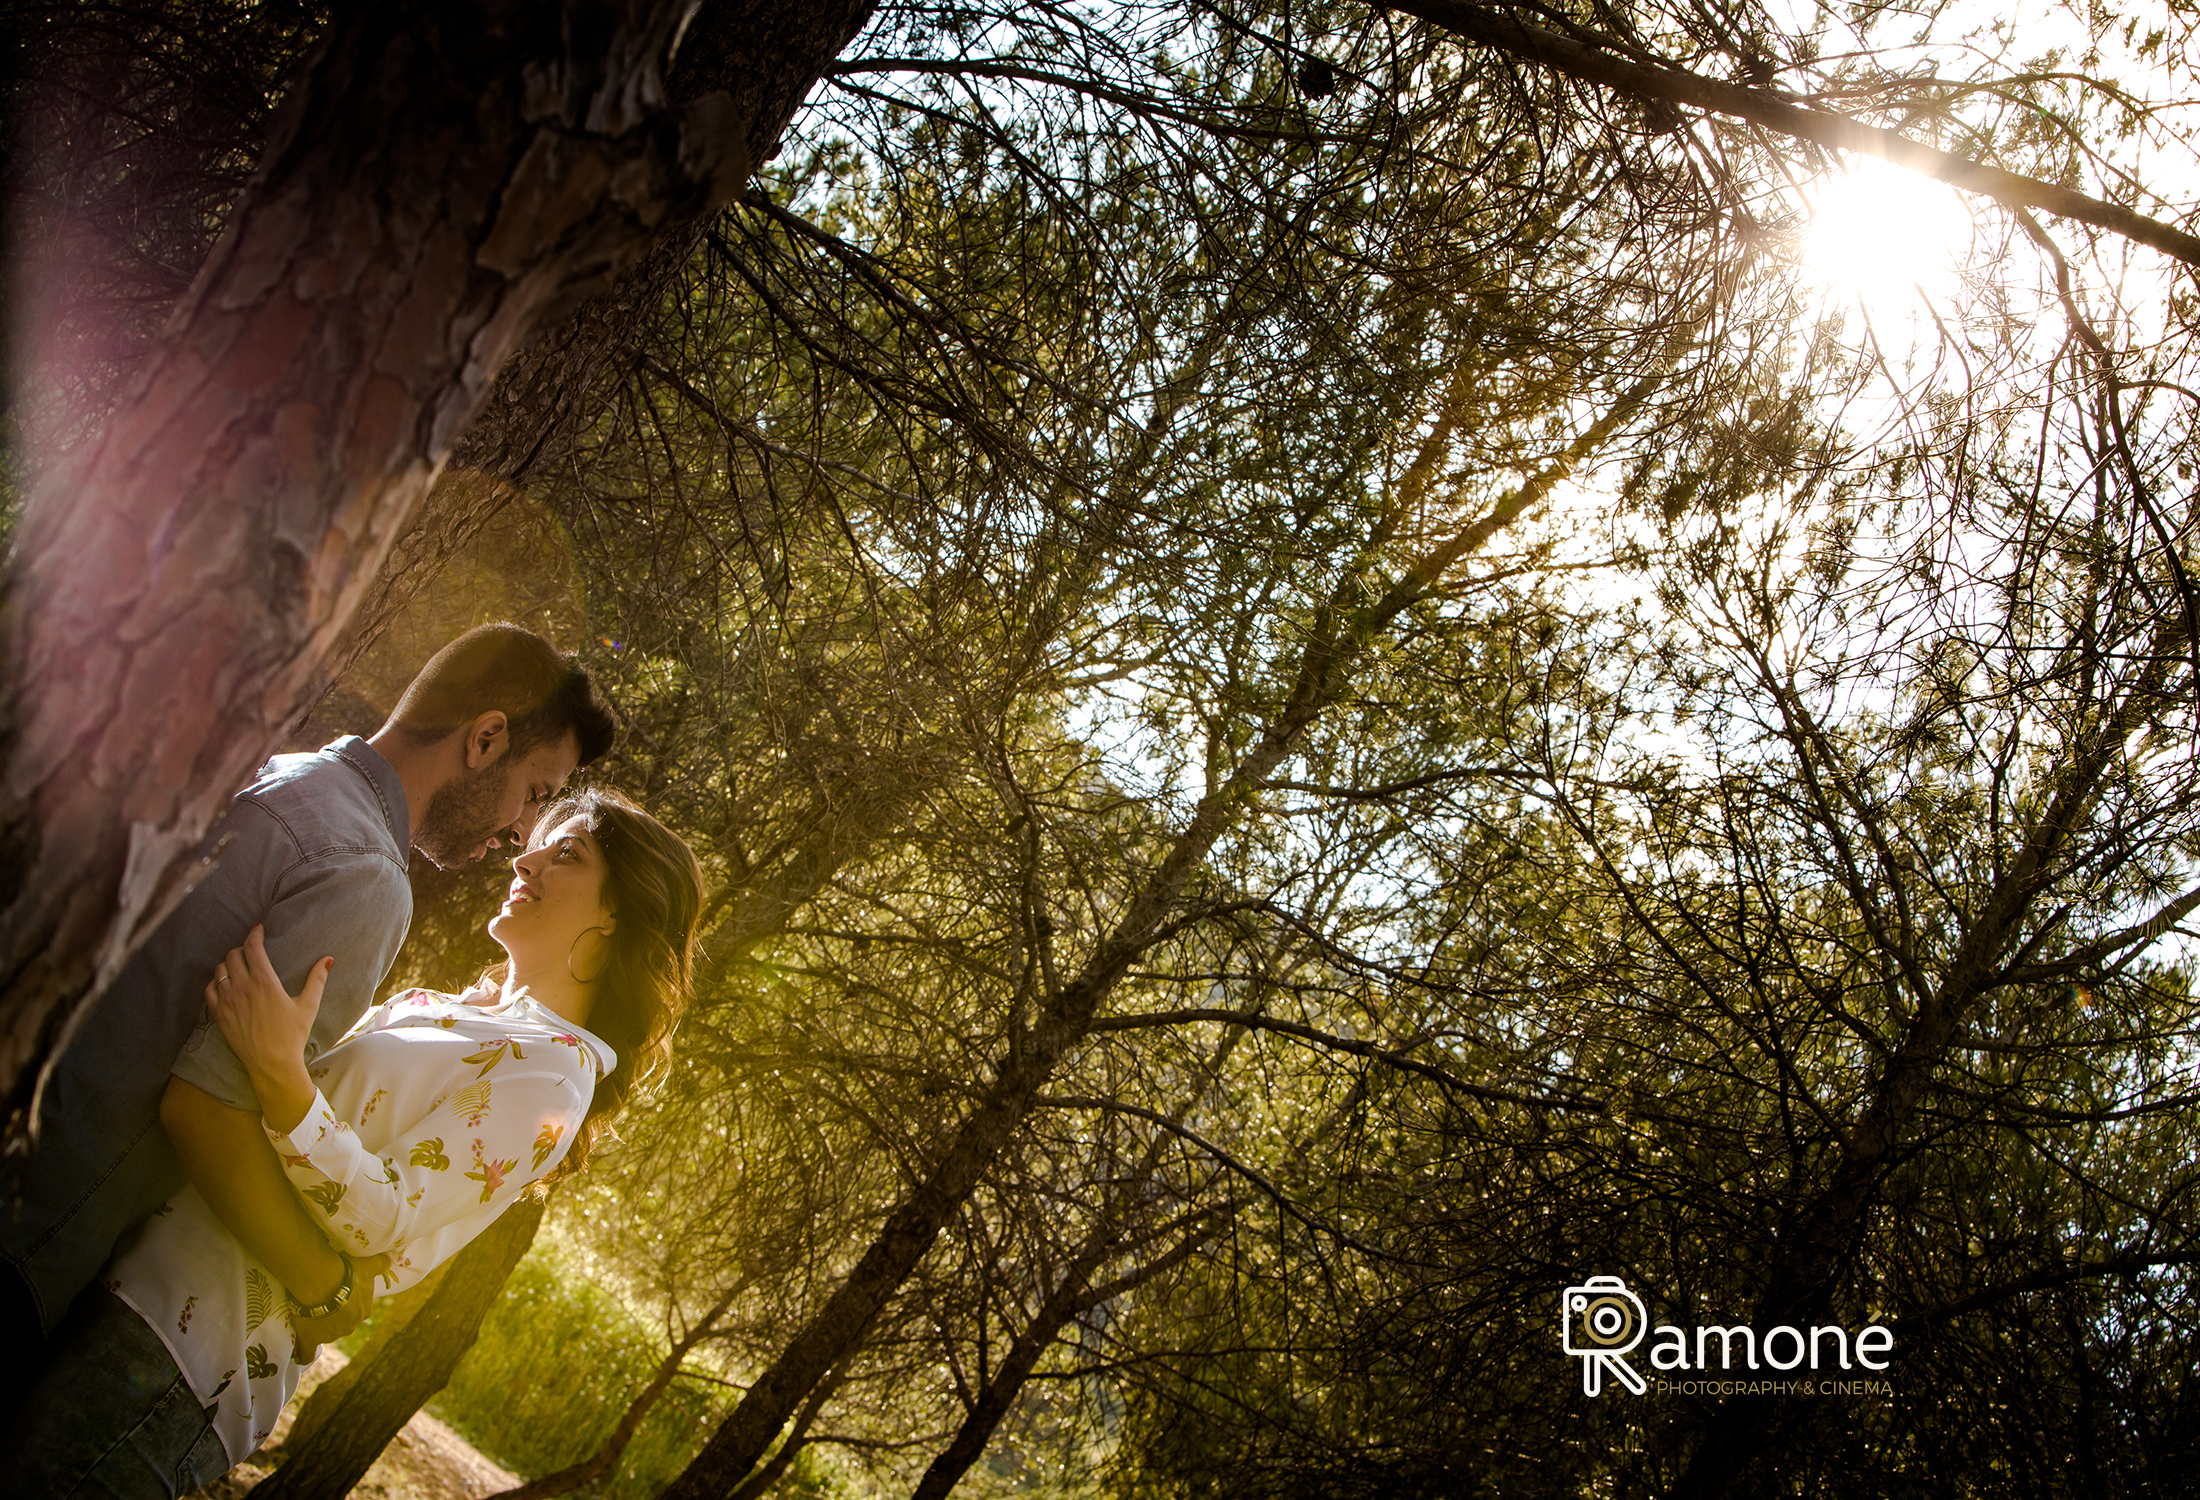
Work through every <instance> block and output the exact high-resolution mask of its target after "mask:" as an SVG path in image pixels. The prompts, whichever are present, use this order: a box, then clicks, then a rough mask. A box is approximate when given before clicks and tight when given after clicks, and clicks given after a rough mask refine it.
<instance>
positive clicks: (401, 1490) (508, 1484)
mask: <svg viewBox="0 0 2200 1500" xmlns="http://www.w3.org/2000/svg"><path fill="white" fill-rule="evenodd" d="M344 1364H345V1360H344V1356H343V1354H342V1353H340V1352H339V1351H337V1350H336V1349H335V1348H333V1347H331V1348H324V1349H323V1350H322V1351H321V1357H320V1358H319V1359H317V1360H315V1361H314V1364H313V1368H312V1369H310V1370H308V1371H306V1376H305V1380H304V1382H303V1383H302V1384H301V1385H300V1386H299V1387H298V1394H297V1395H296V1396H295V1397H293V1398H292V1399H291V1402H290V1405H289V1406H288V1407H287V1408H285V1409H284V1411H283V1418H282V1420H281V1421H280V1422H278V1423H277V1424H276V1426H275V1431H274V1433H273V1435H272V1436H271V1437H270V1438H269V1440H268V1446H269V1447H271V1448H272V1447H276V1446H278V1445H280V1444H281V1443H282V1441H283V1440H284V1439H285V1438H286V1437H288V1436H289V1435H290V1423H291V1419H292V1418H293V1417H295V1416H296V1415H297V1414H298V1408H299V1407H300V1406H301V1405H302V1404H303V1403H304V1398H305V1397H306V1395H307V1394H308V1393H310V1392H311V1391H312V1389H313V1388H314V1387H315V1386H316V1385H319V1384H320V1383H321V1382H322V1381H323V1380H326V1379H327V1378H328V1377H329V1376H331V1375H333V1374H335V1373H336V1372H337V1371H338V1370H341V1369H342V1368H343V1367H344ZM269 1472H270V1470H269V1469H268V1468H267V1467H266V1466H264V1465H261V1464H257V1463H254V1462H251V1461H250V1460H247V1461H246V1462H244V1463H241V1464H239V1465H237V1467H236V1468H234V1469H231V1470H230V1471H229V1473H228V1474H227V1475H226V1476H224V1477H223V1478H220V1479H217V1480H215V1481H214V1482H213V1483H212V1484H210V1485H208V1486H207V1487H206V1488H205V1489H203V1490H200V1491H198V1492H197V1493H196V1494H195V1495H193V1496H192V1497H190V1500H243V1497H244V1496H245V1495H247V1494H249V1493H250V1492H251V1490H252V1487H253V1486H254V1485H256V1484H258V1483H259V1482H260V1481H261V1480H263V1479H265V1478H266V1477H267V1476H268V1474H269ZM520 1482H521V1480H520V1476H519V1475H517V1474H514V1473H513V1472H512V1471H511V1470H509V1469H501V1468H498V1467H497V1466H496V1465H495V1464H493V1463H491V1462H490V1461H489V1460H488V1459H486V1458H484V1457H483V1456H482V1455H481V1453H480V1451H479V1450H477V1449H476V1448H475V1447H474V1446H473V1445H472V1444H471V1443H469V1442H467V1441H466V1440H465V1439H464V1438H462V1437H460V1436H459V1435H458V1434H457V1433H455V1432H453V1431H452V1430H451V1429H450V1428H449V1427H447V1426H445V1425H444V1424H443V1423H441V1422H438V1421H437V1420H436V1419H435V1418H433V1417H431V1416H429V1415H428V1414H427V1413H426V1412H421V1413H419V1414H418V1415H417V1416H415V1417H414V1418H413V1419H412V1420H411V1421H410V1422H408V1423H406V1424H405V1430H404V1431H403V1432H400V1433H399V1434H398V1435H397V1438H396V1440H395V1441H394V1442H392V1443H391V1444H390V1445H389V1447H387V1448H385V1449H384V1450H382V1456H381V1457H380V1458H378V1459H376V1460H375V1461H374V1467H373V1468H371V1469H369V1470H367V1473H366V1477H365V1478H363V1479H361V1480H360V1481H359V1483H358V1484H357V1485H356V1486H354V1487H353V1489H352V1492H351V1495H352V1500H481V1497H482V1496H485V1495H493V1494H496V1493H497V1492H498V1491H499V1490H508V1489H511V1488H513V1487H514V1486H515V1485H517V1484H519V1483H520Z"/></svg>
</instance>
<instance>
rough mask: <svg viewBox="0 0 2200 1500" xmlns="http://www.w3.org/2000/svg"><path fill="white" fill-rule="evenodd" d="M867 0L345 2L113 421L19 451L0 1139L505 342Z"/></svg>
mask: <svg viewBox="0 0 2200 1500" xmlns="http://www.w3.org/2000/svg"><path fill="white" fill-rule="evenodd" d="M870 3H871V0H836V3H832V4H827V5H822V6H817V7H783V6H776V5H767V4H763V3H758V0H750V3H732V0H728V3H724V4H721V5H719V6H715V7H713V9H712V11H711V13H710V14H709V16H708V17H707V24H704V21H703V19H699V22H698V28H697V30H696V35H695V37H694V41H695V45H696V47H697V48H698V49H699V50H701V49H706V48H708V49H714V52H715V55H716V56H717V57H718V58H719V60H720V61H721V62H722V63H723V64H725V65H726V66H727V68H728V70H729V72H730V73H731V75H732V76H733V77H735V78H736V79H738V84H737V86H735V87H733V88H730V89H722V90H716V91H713V92H710V93H707V94H703V95H701V96H700V97H697V98H695V99H693V100H692V101H691V102H689V103H687V104H685V105H675V104H673V103H671V102H670V101H669V95H668V86H667V82H666V76H665V75H666V73H667V71H668V69H670V68H672V67H673V66H674V64H675V57H674V48H675V45H676V44H679V43H680V41H681V33H682V28H683V25H684V23H686V22H687V21H688V19H689V7H688V6H687V5H686V4H682V3H680V0H632V3H629V4H623V5H615V4H612V3H609V0H566V3H564V4H562V5H559V6H547V5H528V4H520V3H516V0H476V3H473V4H468V5H461V4H452V3H444V4H427V3H424V0H416V3H410V4H390V5H382V6H368V7H358V8H353V9H351V10H349V11H348V12H347V13H346V15H345V17H344V19H343V20H342V21H341V22H340V23H339V24H338V25H337V27H336V28H335V29H334V31H333V32H332V34H331V35H330V37H329V38H328V40H327V41H326V42H325V43H324V44H323V45H322V46H321V47H320V48H318V49H317V50H316V52H315V54H314V56H313V57H312V59H311V60H310V61H309V62H308V64H307V65H306V67H305V68H304V69H303V72H302V75H301V76H300V77H299V79H298V80H297V81H296V82H295V84H294V85H293V87H292V88H291V90H290V92H289V94H288V96H287V98H286V100H285V102H284V105H283V108H282V111H281V114H280V117H279V120H278V123H277V125H276V128H275V130H274V132H273V139H271V141H270V142H269V145H268V148H267V152H266V154H265V156H264V158H263V160H262V163H261V166H260V170H259V173H258V175H257V176H256V177H255V178H254V180H253V183H252V186H251V188H250V189H249V190H248V191H247V193H246V194H245V196H244V199H243V200H242V201H241V202H240V203H239V205H238V207H237V209H236V210H235V212H234V214H233V216H232V218H231V221H230V224H229V226H228V228H227V230H226V232H225V233H224V234H223V236H222V239H221V241H220V243H219V244H218V245H217V246H216V247H215V250H214V252H213V254H212V255H211V256H210V257H209V258H208V261H207V263H206V265H205V266H204V267H203V268H202V269H201V271H200V273H199V276H198V280H197V281H196V283H195V284H194V285H193V287H192V290H191V292H190V293H189V295H188V296H187V297H186V298H185V299H184V302H183V304H182V305H181V306H180V307H179V308H178V309H177V311H176V313H175V315H174V317H173V318H172V320H171V322H170V325H169V328H168V331H167V332H166V333H165V334H164V336H163V338H162V340H161V342H160V345H159V347H158V348H157V349H156V350H155V351H154V353H153V354H152V355H151V357H150V358H149V359H148V360H147V362H146V368H145V369H144V370H143V371H142V372H141V373H140V374H139V375H138V376H137V377H136V378H135V380H134V382H133V385H132V388H131V391H130V394H129V395H127V396H126V397H125V398H124V400H123V401H122V402H121V403H120V404H119V406H118V407H117V409H116V411H115V414H114V417H113V419H112V420H111V421H109V422H108V423H107V424H106V425H105V426H104V428H103V429H102V430H101V431H99V433H98V434H97V435H96V436H95V437H93V438H91V439H88V440H87V441H86V442H85V443H84V445H83V446H82V448H81V449H80V450H79V451H76V452H74V453H71V454H68V455H65V456H62V457H60V458H58V459H55V458H54V457H52V456H49V455H34V460H36V463H35V470H36V472H35V473H34V477H33V483H32V491H31V499H30V502H29V505H28V507H27V509H26V513H25V515H24V518H23V523H22V528H21V532H20V535H19V537H18V544H17V550H16V560H15V566H14V570H13V573H12V575H11V577H10V578H9V580H8V599H7V604H6V608H5V611H4V614H0V628H4V631H5V643H4V654H0V671H4V672H5V683H4V689H0V702H5V704H6V705H7V707H6V714H7V719H6V721H5V723H4V725H0V744H4V747H5V754H6V775H5V778H4V780H0V903H4V904H5V905H4V909H0V1091H4V1093H5V1097H6V1108H7V1111H8V1130H9V1132H10V1135H11V1137H15V1138H19V1137H20V1134H21V1132H23V1131H24V1130H26V1129H27V1128H28V1127H29V1124H30V1111H29V1108H28V1106H29V1105H30V1103H31V1097H32V1091H33V1088H34V1086H35V1080H36V1079H37V1078H38V1077H39V1076H40V1074H41V1072H42V1069H43V1067H44V1065H45V1063H46V1061H47V1060H48V1059H49V1058H50V1057H51V1056H52V1054H53V1050H54V1048H55V1047H56V1046H57V1045H58V1044H59V1043H60V1042H61V1041H62V1040H63V1039H64V1038H65V1036H66V1032H67V1027H68V1023H69V1020H70V1018H71V1017H72V1016H73V1015H75V1014H77V1013H78V1010H79V1007H80V1005H81V1003H82V1002H83V1001H84V1000H85V999H86V998H87V997H88V996H89V995H90V994H92V993H94V992H96V990H97V988H98V987H99V986H100V985H101V984H103V983H104V982H105V981H106V980H107V979H108V978H109V977H111V976H112V975H113V974H114V972H115V971H116V969H117V968H118V967H119V966H120V964H121V963H122V961H123V959H124V958H125V957H127V955H128V954H129V953H130V952H131V951H132V949H133V948H134V947H135V946H136V945H137V944H138V943H139V942H140V941H142V940H143V938H144V936H145V935H146V933H148V932H149V931H150V930H151V928H152V927H153V926H155V925H156V924H157V923H158V922H159V921H160V920H161V919H162V917H164V916H165V915H166V914H167V912H168V911H170V910H171V909H172V908H173V906H174V903H175V902H176V900H177V899H178V898H179V897H180V896H181V894H182V892H183V890H184V889H185V888H186V886H187V884H188V881H189V877H190V873H191V871H192V870H193V868H194V867H195V865H196V860H195V858H194V855H195V854H196V851H197V850H198V847H199V845H200V842H201V840H202V839H203V838H204V836H205V833H206V830H207V828H208V827H209V826H210V825H211V824H212V822H213V820H214V818H215V817H216V816H218V815H219V813H220V812H221V810H222V808H223V807H224V806H225V805H226V804H227V801H228V799H229V796H230V795H231V793H233V792H234V791H235V790H236V788H237V787H238V786H240V785H241V784H243V782H244V780H245V779H246V777H247V776H248V775H249V774H250V772H251V770H252V768H253V767H254V766H255V765H257V764H258V763H259V762H260V760H261V759H262V758H263V757H264V756H265V755H266V754H267V753H268V751H269V750H270V749H272V748H273V747H274V746H275V745H276V744H277V743H278V742H279V740H280V738H281V736H282V733H283V731H284V729H285V728H286V727H287V726H288V724H289V722H290V720H291V719H292V717H293V716H294V715H295V714H296V713H297V712H298V711H299V710H300V709H301V708H303V707H304V706H305V705H306V704H307V703H308V702H309V701H310V700H311V697H312V694H313V692H314V691H315V688H316V686H317V679H318V676H319V674H320V671H321V668H322V664H323V661H324V658H325V657H326V656H327V654H328V652H329V651H330V649H331V648H332V647H333V646H334V645H335V643H336V642H337V641H338V640H339V639H340V638H341V637H342V636H343V634H344V632H345V630H346V627H347V626H348V625H349V623H350V621H351V619H352V616H353V614H354V613H355V612H356V611H357V609H358V608H359V606H360V603H361V601H362V600H363V599H364V598H365V597H366V596H367V594H368V592H369V590H370V588H371V587H372V585H373V583H374V581H375V578H376V576H377V574H378V573H379V572H380V569H381V566H382V563H383V560H384V559H385V557H386V556H387V555H388V553H389V551H390V548H391V545H392V543H393V542H394V541H395V540H396V538H397V537H398V535H399V534H400V533H401V532H402V531H403V530H404V529H405V525H406V523H407V521H408V519H409V518H410V516H411V515H412V512H413V510H414V507H415V505H416V503H417V502H418V500H419V498H420V497H421V495H422V494H423V493H424V492H425V491H426V489H427V488H428V486H429V484H430V483H431V481H432V480H433V479H434V477H435V474H436V472H437V470H438V469H439V468H440V466H441V465H442V463H443V462H444V460H445V458H446V457H447V456H448V455H449V453H450V452H451V449H452V446H453V444H454V443H456V441H457V440H458V437H459V435H460V434H461V433H462V432H463V431H464V430H465V429H466V426H467V424H468V423H469V421H471V419H472V417H473V416H474V413H475V411H476V410H477V409H478V408H479V406H480V405H481V404H482V401H483V400H484V398H485V396H486V395H487V393H488V392H489V390H490V389H491V387H492V386H493V384H494V383H495V381H496V378H497V375H498V372H499V370H500V369H502V367H503V366H504V364H505V363H506V361H507V359H508V358H509V357H510V355H511V354H512V352H513V351H514V350H515V349H518V348H519V347H521V346H522V345H523V344H525V343H526V341H527V340H528V338H529V336H530V334H531V333H532V332H533V331H534V330H535V329H536V328H538V327H539V326H541V325H543V324H545V323H547V322H549V321H552V320H554V319H556V318H558V317H559V316H561V315H562V314H563V313H564V312H566V311H568V310H570V309H571V308H572V307H574V306H575V305H576V304H577V303H579V302H580V301H582V300H584V299H585V298H587V297H588V296H590V295H592V294H594V293H596V292H599V291H601V290H602V289H604V288H605V287H606V286H607V285H608V284H609V282H610V280H611V279H612V278H613V277H614V276H616V275H617V274H618V273H619V272H620V271H621V270H622V269H623V268H624V267H626V266H628V265H629V264H631V263H633V262H634V261H635V260H637V259H638V258H639V257H641V256H642V255H643V254H645V253H646V252H647V251H648V250H649V249H650V248H651V247H652V246H654V245H656V244H658V243H660V242H661V241H663V240H664V239H665V238H667V237H668V236H672V235H676V234H678V233H679V232H681V231H682V230H683V229H685V228H686V227H687V226H690V225H692V224H694V223H695V222H697V221H698V220H700V219H702V218H704V217H706V216H707V215H709V214H710V213H712V212H714V211H715V210H716V209H717V208H718V207H720V206H721V205H723V204H724V203H726V202H727V201H728V200H729V199H730V198H731V197H732V196H733V194H734V193H735V192H736V191H737V190H738V189H739V188H740V186H741V185H742V183H743V182H744V181H745V180H746V179H747V177H748V175H749V171H750V169H751V167H752V166H753V165H754V163H755V162H756V161H757V160H758V159H759V157H760V156H761V155H763V154H765V153H767V152H768V151H769V149H770V143H771V142H772V141H773V140H774V139H775V138H776V137H777V135H778V133H779V131H780V129H781V128H782V127H783V125H784V123H785V121H786V120H787V119H788V118H789V116H790V115H791V114H792V112H793V109H794V107H795V105H796V104H797V103H798V102H799V100H800V99H801V97H802V95H803V94H804V93H806V92H807V91H808V89H809V87H810V85H811V84H812V83H813V82H814V81H815V79H816V77H817V76H818V73H819V72H820V70H821V69H822V68H823V67H824V65H825V64H826V63H827V62H828V61H830V60H831V58H832V57H833V56H834V55H835V54H836V53H838V52H839V50H840V49H841V48H842V47H843V46H845V45H846V44H847V42H848V40H849V39H850V38H851V37H852V36H853V35H854V33H855V30H856V28H857V27H858V25H859V24H860V23H861V21H862V20H863V18H864V17H865V15H866V14H867V13H868V11H869V8H870Z"/></svg>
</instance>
